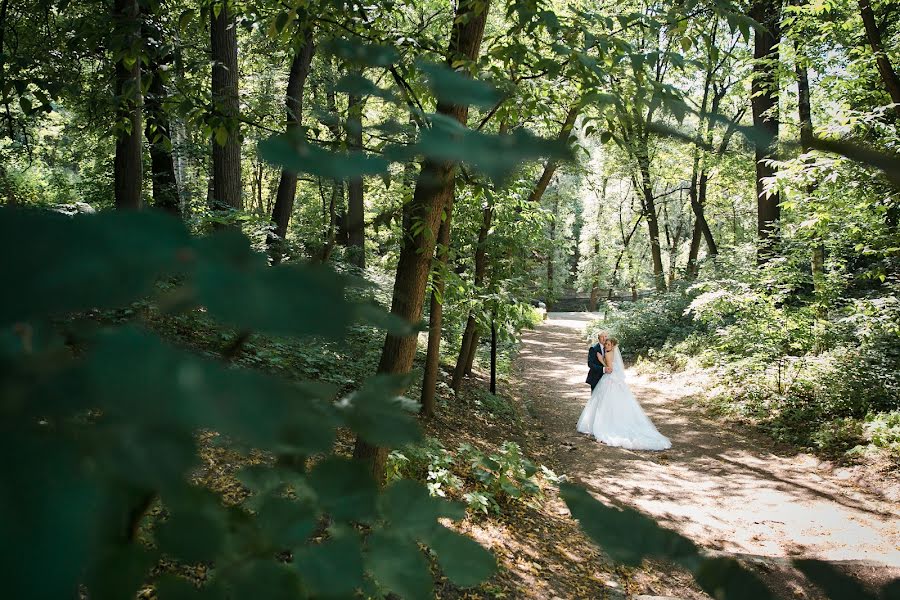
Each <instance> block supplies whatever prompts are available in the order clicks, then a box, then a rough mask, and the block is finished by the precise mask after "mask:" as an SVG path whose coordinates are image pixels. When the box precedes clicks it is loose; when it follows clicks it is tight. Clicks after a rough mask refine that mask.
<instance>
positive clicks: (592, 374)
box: [585, 342, 606, 391]
mask: <svg viewBox="0 0 900 600" xmlns="http://www.w3.org/2000/svg"><path fill="white" fill-rule="evenodd" d="M598 354H599V355H600V356H605V355H606V349H605V348H604V347H603V344H601V343H600V342H597V343H596V344H594V345H593V346H591V349H590V350H588V360H587V363H588V375H587V379H586V380H585V383H587V384H590V386H591V391H593V389H594V387H595V386H596V385H597V384H598V383H599V382H600V378H601V377H603V367H604V365H603V363H602V362H600V357H599V356H597V355H598Z"/></svg>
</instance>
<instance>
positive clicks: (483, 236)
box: [450, 206, 494, 392]
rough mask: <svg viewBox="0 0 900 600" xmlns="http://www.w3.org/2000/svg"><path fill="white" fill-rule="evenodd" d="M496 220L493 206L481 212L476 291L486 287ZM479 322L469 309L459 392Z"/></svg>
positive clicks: (456, 377) (457, 370)
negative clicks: (489, 246) (489, 242)
mask: <svg viewBox="0 0 900 600" xmlns="http://www.w3.org/2000/svg"><path fill="white" fill-rule="evenodd" d="M493 218H494V208H493V206H487V207H485V208H484V209H482V211H481V227H480V228H479V229H478V244H477V246H476V248H475V275H474V277H473V280H472V284H473V287H474V289H475V290H480V289H481V288H482V286H483V285H484V276H485V273H486V272H487V236H488V232H489V231H490V230H491V221H492V220H493ZM476 331H477V322H476V321H475V314H474V310H473V309H469V317H468V319H467V320H466V328H465V331H464V332H463V338H462V344H461V345H460V348H459V356H457V358H456V366H455V367H454V369H453V379H452V380H451V381H450V387H451V388H453V390H454V391H456V392H458V391H459V387H460V385H462V380H463V376H464V375H465V373H466V362H467V361H468V358H469V353H470V352H471V351H472V344H474V343H476V342H475V333H476Z"/></svg>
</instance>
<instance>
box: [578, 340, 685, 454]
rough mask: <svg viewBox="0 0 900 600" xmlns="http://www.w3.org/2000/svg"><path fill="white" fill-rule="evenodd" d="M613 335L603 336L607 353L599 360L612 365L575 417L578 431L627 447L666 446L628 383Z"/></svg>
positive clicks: (670, 445)
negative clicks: (578, 414)
mask: <svg viewBox="0 0 900 600" xmlns="http://www.w3.org/2000/svg"><path fill="white" fill-rule="evenodd" d="M618 345H619V342H618V341H617V340H616V338H608V339H607V340H606V344H605V346H604V347H605V348H606V356H604V357H601V360H602V361H603V362H605V363H606V366H607V367H609V368H610V369H611V371H610V372H608V373H607V374H605V375H604V376H603V378H602V379H600V383H599V384H598V385H597V386H596V387H595V388H594V391H593V392H592V393H591V399H590V401H589V402H588V403H587V406H585V407H584V410H583V411H582V412H581V418H579V419H578V431H579V432H580V433H589V434H591V435H592V436H594V437H595V438H597V440H598V441H601V442H603V443H604V444H608V445H610V446H619V447H621V448H628V449H630V450H666V449H668V448H671V447H672V442H670V441H669V438H667V437H666V436H664V435H663V434H661V433H660V432H659V431H657V430H656V427H654V426H653V423H652V422H651V421H650V419H649V418H648V417H647V415H646V414H644V410H643V409H642V408H641V405H640V404H638V402H637V400H635V399H634V395H633V394H632V393H631V389H629V387H628V384H627V383H625V364H624V363H623V362H622V356H621V355H620V354H619V348H618Z"/></svg>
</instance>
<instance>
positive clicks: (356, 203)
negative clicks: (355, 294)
mask: <svg viewBox="0 0 900 600" xmlns="http://www.w3.org/2000/svg"><path fill="white" fill-rule="evenodd" d="M362 109H363V102H362V98H360V97H359V96H355V95H353V94H350V95H349V96H348V98H347V147H348V148H349V149H350V150H351V151H361V150H362V147H363V135H362ZM364 191H365V190H364V188H363V178H362V177H359V176H357V177H352V178H351V179H350V181H349V189H348V192H347V242H348V245H347V249H348V251H349V258H350V262H351V263H352V264H354V265H356V266H357V267H359V268H360V269H364V268H365V267H366V230H365V226H366V224H365V210H366V209H365V204H364V202H363V194H364ZM451 202H452V199H451Z"/></svg>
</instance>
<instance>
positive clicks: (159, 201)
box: [144, 58, 181, 216]
mask: <svg viewBox="0 0 900 600" xmlns="http://www.w3.org/2000/svg"><path fill="white" fill-rule="evenodd" d="M161 67H162V65H161V64H160V61H159V60H158V59H157V58H154V59H153V60H151V62H150V70H151V71H152V74H151V79H150V87H149V89H148V90H147V96H146V98H145V100H144V106H146V109H147V126H146V128H145V130H144V135H146V136H147V143H148V144H149V145H150V173H151V179H152V182H153V206H155V207H156V208H158V209H161V210H164V211H165V212H167V213H170V214H172V215H175V216H180V215H181V196H180V194H179V192H178V179H177V178H176V177H175V159H174V158H173V156H172V131H171V126H170V123H169V115H168V114H167V113H166V110H165V108H164V106H163V101H164V100H165V98H166V95H167V92H166V88H165V85H164V83H163V79H162V77H163V69H162V68H161Z"/></svg>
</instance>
